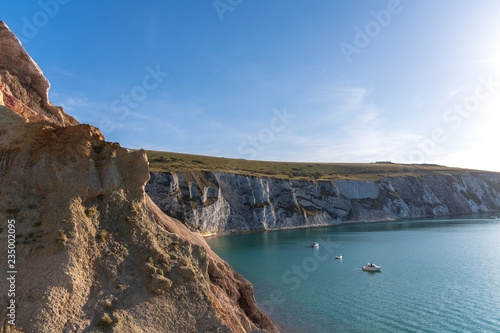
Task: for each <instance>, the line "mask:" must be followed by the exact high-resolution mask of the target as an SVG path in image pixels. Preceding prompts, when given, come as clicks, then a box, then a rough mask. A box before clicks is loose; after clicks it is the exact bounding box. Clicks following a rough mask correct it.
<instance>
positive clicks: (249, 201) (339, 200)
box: [146, 172, 500, 233]
mask: <svg viewBox="0 0 500 333" xmlns="http://www.w3.org/2000/svg"><path fill="white" fill-rule="evenodd" d="M146 192H147V193H148V194H149V196H150V197H151V198H152V199H153V201H154V202H155V203H156V204H157V205H158V206H159V207H160V208H161V209H162V210H163V211H164V212H165V213H166V214H167V215H170V216H174V217H176V218H178V219H180V220H184V221H186V222H187V223H188V224H189V225H191V226H193V228H194V229H196V230H199V231H201V232H204V233H218V232H231V231H245V230H262V229H268V228H272V229H280V228H288V227H302V226H312V225H328V224H336V223H342V222H349V221H375V220H388V219H399V218H413V217H424V216H438V215H448V214H467V213H480V212H488V211H490V210H500V174H498V173H488V172H471V173H463V174H460V175H455V176H446V175H435V176H433V175H429V176H420V177H412V176H405V177H391V178H382V180H381V181H357V180H346V179H344V180H332V181H301V180H283V179H275V178H260V177H255V176H245V175H238V174H229V173H211V172H191V173H186V174H183V173H156V172H153V173H151V180H150V181H149V183H148V184H147V185H146Z"/></svg>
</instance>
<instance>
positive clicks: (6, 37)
mask: <svg viewBox="0 0 500 333" xmlns="http://www.w3.org/2000/svg"><path fill="white" fill-rule="evenodd" d="M0 47H1V56H0V88H1V94H0V96H1V101H2V103H1V104H3V105H5V106H0V219H1V221H2V227H1V229H0V243H1V244H2V246H1V247H0V256H1V257H2V258H6V257H7V253H6V251H7V246H6V244H7V227H6V225H7V221H8V220H15V231H16V241H17V242H16V255H17V258H16V270H17V279H16V291H15V293H16V296H15V300H16V326H15V327H13V326H11V325H9V324H8V323H7V316H6V306H3V305H4V304H7V301H9V299H8V297H7V290H8V289H9V285H8V281H7V280H6V278H7V276H6V275H5V270H4V269H2V278H1V282H0V287H1V293H0V300H1V302H0V303H1V304H2V310H0V312H1V318H2V320H3V322H1V323H0V324H1V329H0V331H1V332H14V331H16V332H17V331H19V332H84V331H85V332H93V331H102V330H107V331H113V332H231V331H232V332H249V331H252V330H258V329H265V330H267V331H269V332H275V331H277V330H276V328H275V327H274V326H273V324H272V322H271V320H270V319H269V317H268V316H266V315H264V314H262V313H261V312H260V310H259V309H258V308H257V305H256V303H255V300H254V296H253V288H252V285H251V284H250V283H249V282H248V281H246V280H244V279H243V278H242V277H241V276H240V275H239V274H237V273H235V272H234V271H233V269H232V268H231V267H230V266H229V265H228V264H227V263H226V262H224V261H223V260H222V259H220V258H219V257H218V256H217V255H216V254H215V253H213V252H212V251H211V250H210V248H209V247H208V245H207V244H206V242H205V241H204V240H203V238H202V237H201V236H199V235H197V234H194V233H192V232H190V231H189V230H188V229H187V228H186V227H185V226H184V225H182V223H180V222H179V221H177V220H175V219H172V218H169V217H167V216H166V215H164V214H163V213H162V212H161V211H160V210H159V209H158V207H156V205H155V204H154V203H153V202H152V201H151V200H150V199H149V197H148V196H147V195H146V194H145V191H144V188H145V184H146V182H147V181H148V180H149V170H148V162H147V158H146V155H145V153H144V152H143V151H137V152H132V151H129V150H127V149H125V148H122V147H120V146H119V145H118V144H116V143H108V142H105V141H104V138H103V136H102V134H101V133H100V131H99V130H98V129H96V128H94V127H92V126H90V125H78V124H77V122H76V121H75V120H73V119H72V118H71V117H69V116H67V115H66V114H65V113H64V112H63V111H62V110H61V109H58V108H55V107H53V106H52V104H50V102H48V99H47V90H48V82H47V81H46V80H45V78H43V75H42V74H41V71H40V70H39V68H38V67H37V66H36V64H34V62H32V61H31V58H29V56H27V54H26V52H25V51H24V50H21V49H19V47H20V43H19V41H17V39H15V37H14V35H13V34H12V33H10V31H8V28H7V27H6V26H5V24H3V23H0ZM21 48H22V47H21ZM54 109H55V110H54ZM56 110H57V111H56Z"/></svg>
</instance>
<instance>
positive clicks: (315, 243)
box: [311, 242, 319, 248]
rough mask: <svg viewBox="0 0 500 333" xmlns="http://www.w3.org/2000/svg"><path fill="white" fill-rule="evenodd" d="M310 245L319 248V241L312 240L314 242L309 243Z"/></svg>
mask: <svg viewBox="0 0 500 333" xmlns="http://www.w3.org/2000/svg"><path fill="white" fill-rule="evenodd" d="M311 247H314V248H319V243H318V242H314V243H312V244H311Z"/></svg>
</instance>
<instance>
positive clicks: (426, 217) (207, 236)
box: [200, 210, 500, 239]
mask: <svg viewBox="0 0 500 333" xmlns="http://www.w3.org/2000/svg"><path fill="white" fill-rule="evenodd" d="M496 213H500V210H493V211H490V212H487V213H473V214H447V215H427V216H415V217H408V218H402V219H382V220H354V221H346V222H340V223H332V224H315V225H303V226H296V227H285V228H267V229H260V230H244V231H229V232H221V233H210V234H200V235H201V236H202V237H203V238H204V239H210V238H214V237H223V236H231V235H241V234H250V233H260V232H267V231H281V230H294V229H309V228H322V227H335V226H340V225H346V224H369V223H384V222H399V221H405V220H414V219H430V218H447V217H454V216H455V217H456V216H467V215H491V214H496Z"/></svg>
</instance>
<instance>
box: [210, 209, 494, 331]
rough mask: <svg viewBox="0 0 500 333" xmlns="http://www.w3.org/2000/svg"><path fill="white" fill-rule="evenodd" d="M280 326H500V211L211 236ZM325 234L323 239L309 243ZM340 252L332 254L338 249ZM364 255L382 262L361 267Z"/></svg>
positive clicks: (438, 328)
mask: <svg viewBox="0 0 500 333" xmlns="http://www.w3.org/2000/svg"><path fill="white" fill-rule="evenodd" d="M207 241H208V243H209V244H210V246H211V247H212V249H213V250H214V251H215V252H216V253H218V254H219V255H220V256H221V257H222V258H224V259H225V260H227V261H228V262H229V263H230V264H231V265H232V266H233V267H234V268H235V270H236V271H237V272H239V273H240V274H242V275H243V276H244V277H245V278H247V279H248V280H250V282H252V283H253V285H254V290H255V297H256V300H257V303H258V304H259V306H260V307H261V309H263V311H264V312H266V313H268V314H270V315H271V317H272V319H273V321H274V322H275V324H277V326H278V327H279V328H280V330H281V331H282V332H292V333H295V332H308V333H312V332H322V333H323V332H500V219H498V220H488V219H486V216H468V217H467V216H464V217H453V218H437V219H420V220H407V221H400V222H384V223H372V224H351V225H340V226H332V227H324V228H309V229H295V230H282V231H269V232H262V233H252V234H240V235H232V236H223V237H214V238H210V239H208V240H207ZM314 241H318V242H320V248H319V249H314V248H311V247H308V246H310V244H311V243H312V242H314ZM339 253H341V254H342V255H343V259H342V260H336V259H334V258H335V256H336V255H337V254H339ZM367 261H370V262H374V263H375V264H377V265H379V266H382V270H381V272H379V273H369V272H363V271H362V270H361V267H362V266H363V265H364V264H366V262H367Z"/></svg>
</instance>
